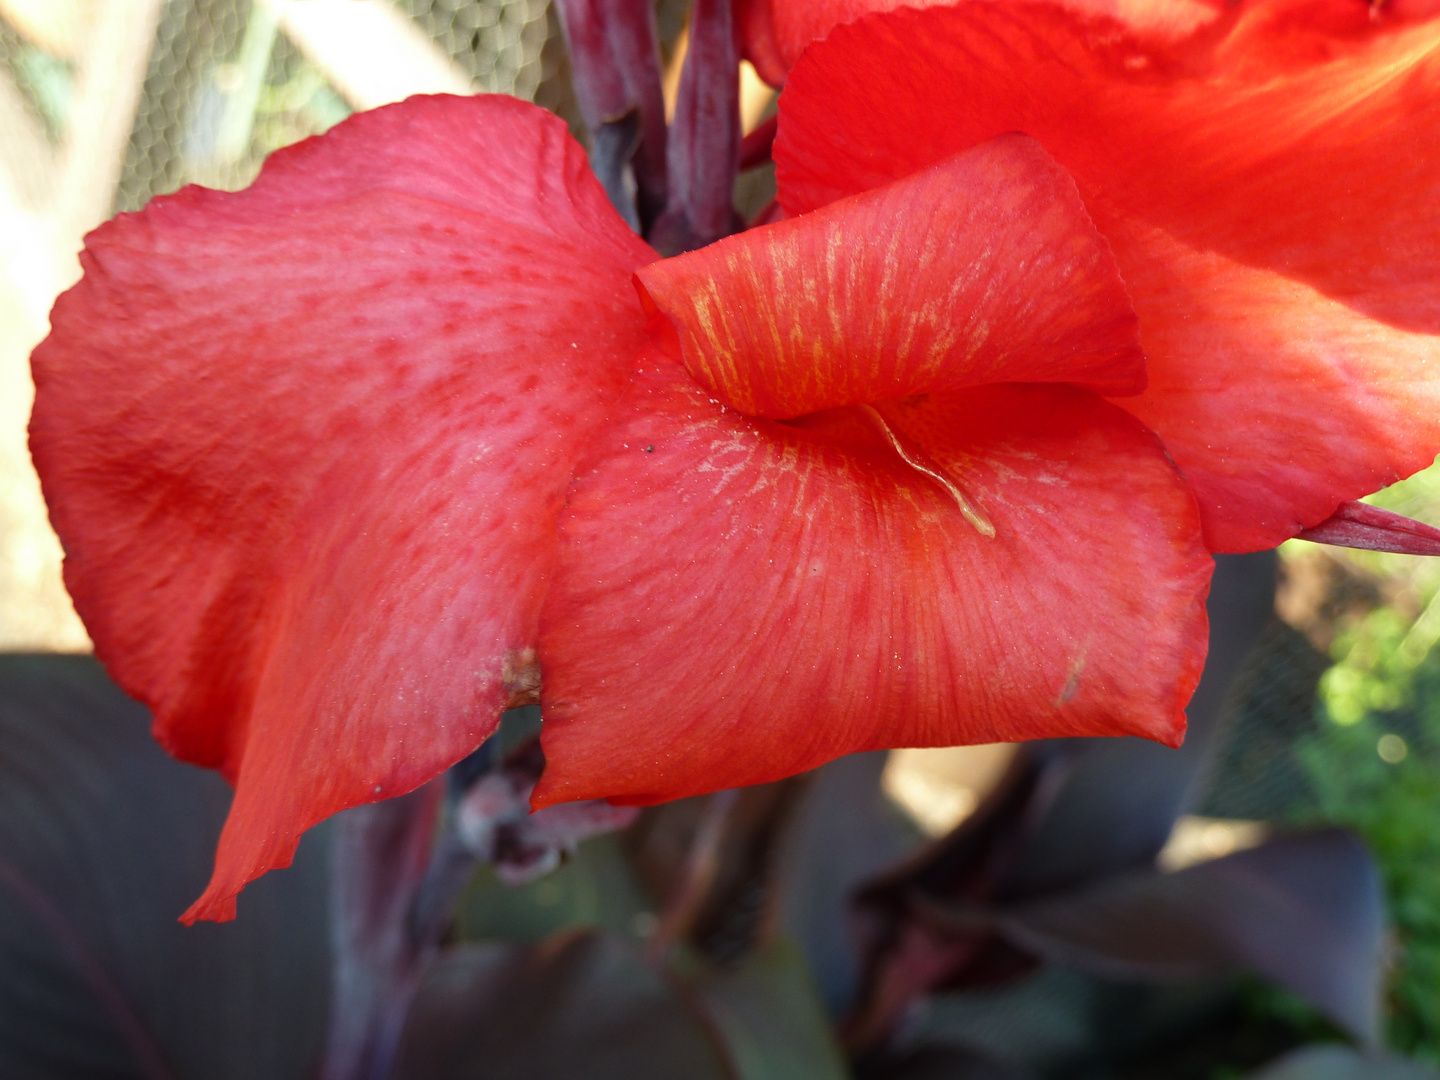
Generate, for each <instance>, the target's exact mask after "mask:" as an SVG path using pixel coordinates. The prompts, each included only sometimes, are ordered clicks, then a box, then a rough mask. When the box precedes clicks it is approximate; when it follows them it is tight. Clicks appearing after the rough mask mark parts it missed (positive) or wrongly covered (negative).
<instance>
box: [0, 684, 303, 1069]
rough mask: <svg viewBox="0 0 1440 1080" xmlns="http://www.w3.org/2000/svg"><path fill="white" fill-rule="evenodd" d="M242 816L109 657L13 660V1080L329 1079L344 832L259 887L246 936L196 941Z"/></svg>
mask: <svg viewBox="0 0 1440 1080" xmlns="http://www.w3.org/2000/svg"><path fill="white" fill-rule="evenodd" d="M229 801H230V793H229V789H228V788H227V787H226V786H225V784H224V782H223V781H221V780H220V779H219V778H218V777H216V776H215V775H214V774H213V773H209V772H206V771H203V770H200V769H194V768H191V767H189V766H186V765H181V764H179V763H178V762H175V761H173V760H172V759H170V758H169V757H167V756H166V755H165V753H164V752H163V751H161V750H160V748H159V747H158V746H156V745H155V743H154V742H153V740H152V739H151V737H150V733H149V722H148V716H147V714H146V712H145V710H144V709H143V708H142V707H140V706H139V705H137V704H135V703H134V702H133V701H131V700H129V699H128V698H127V697H125V696H124V694H122V693H121V692H120V691H119V689H118V688H116V687H115V685H114V684H113V683H111V682H110V680H109V679H108V678H107V677H106V676H105V673H104V672H103V670H102V669H101V667H100V665H99V664H97V663H96V662H95V661H94V660H93V659H91V658H89V657H81V656H0V1076H5V1077H12V1076H13V1077H23V1078H25V1080H49V1078H54V1080H85V1078H93V1080H99V1078H101V1077H103V1078H106V1080H120V1078H141V1077H143V1078H145V1080H152V1078H159V1077H172V1078H175V1080H271V1078H274V1080H285V1078H294V1080H299V1078H301V1077H305V1076H307V1075H311V1074H312V1073H311V1071H312V1070H313V1068H314V1067H315V1065H316V1063H317V1060H318V1057H319V1051H320V1044H321V1040H322V1038H323V1035H324V1022H325V1012H326V1006H327V1001H328V997H329V981H330V970H329V949H328V936H327V935H328V930H327V925H328V909H327V891H328V888H327V878H326V873H325V862H326V859H325V851H324V848H325V846H326V844H327V835H328V831H327V830H326V829H324V828H321V829H319V830H317V831H315V832H312V834H311V835H310V836H309V837H308V838H307V839H306V841H305V843H304V844H302V845H301V848H300V854H299V856H298V858H297V859H296V862H295V865H294V866H293V867H292V868H291V869H289V870H282V871H275V872H273V873H271V874H269V875H267V876H266V877H265V878H264V879H262V880H261V881H259V882H257V883H256V884H254V885H252V886H251V887H250V888H249V889H247V890H246V892H245V896H244V897H243V899H242V900H241V902H240V917H239V919H238V920H237V921H235V922H233V923H228V924H225V925H216V924H213V923H210V924H200V925H197V926H193V927H186V926H182V925H181V924H180V923H179V922H178V921H177V920H178V917H179V915H180V913H181V912H183V911H184V910H185V909H186V908H187V907H188V906H189V905H190V903H191V902H192V901H193V900H194V899H195V897H196V896H198V895H199V893H200V891H201V890H202V889H203V888H204V886H205V882H206V880H207V879H208V877H209V874H210V864H211V859H212V858H213V855H214V850H215V842H216V838H217V837H218V835H219V832H220V825H221V823H222V822H223V820H224V817H225V813H226V809H227V807H228V805H229Z"/></svg>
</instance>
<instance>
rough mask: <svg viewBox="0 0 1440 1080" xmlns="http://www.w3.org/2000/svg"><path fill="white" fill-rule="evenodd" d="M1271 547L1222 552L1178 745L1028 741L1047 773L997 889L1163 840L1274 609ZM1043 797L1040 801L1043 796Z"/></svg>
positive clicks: (1011, 890)
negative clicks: (1200, 668) (1033, 819)
mask: <svg viewBox="0 0 1440 1080" xmlns="http://www.w3.org/2000/svg"><path fill="white" fill-rule="evenodd" d="M1274 603H1275V554H1274V552H1270V551H1261V552H1256V553H1254V554H1250V555H1222V556H1219V557H1218V558H1217V559H1216V560H1215V577H1214V580H1213V582H1212V584H1211V586H1210V597H1209V600H1208V601H1207V603H1206V609H1207V611H1208V613H1209V616H1210V652H1209V655H1208V657H1207V658H1206V662H1205V674H1204V676H1203V677H1202V678H1201V680H1200V685H1199V687H1198V688H1197V689H1196V691H1195V696H1194V697H1193V698H1191V700H1190V705H1189V707H1188V708H1187V709H1186V716H1187V718H1188V720H1189V728H1188V730H1187V732H1186V735H1185V744H1184V745H1183V746H1182V747H1180V748H1179V749H1178V750H1172V749H1170V748H1169V747H1165V746H1161V745H1159V744H1158V743H1153V742H1149V741H1147V740H1144V739H1065V740H1050V741H1047V742H1045V743H1038V744H1033V746H1032V748H1030V751H1029V752H1030V753H1032V754H1033V755H1035V756H1036V757H1037V758H1038V759H1040V760H1041V761H1042V762H1043V763H1044V766H1045V768H1046V769H1047V770H1048V773H1049V775H1048V776H1047V778H1046V780H1045V781H1044V783H1045V785H1046V787H1045V788H1042V789H1041V791H1040V792H1039V793H1038V794H1039V798H1040V802H1038V803H1036V804H1034V806H1033V808H1032V809H1030V810H1029V811H1027V812H1028V813H1032V814H1037V815H1038V819H1039V820H1038V823H1037V824H1036V826H1035V827H1034V831H1033V832H1032V833H1031V834H1030V836H1029V837H1028V838H1027V839H1026V840H1025V842H1024V844H1023V849H1022V851H1021V852H1020V853H1019V855H1018V856H1017V858H1016V862H1015V865H1014V867H1013V869H1012V870H1011V871H1010V872H1009V874H1008V875H1007V880H1006V881H1005V882H1004V884H1003V886H1002V887H1001V889H1000V894H1001V895H1002V896H1003V897H1005V898H1007V899H1021V898H1025V897H1030V896H1039V895H1043V894H1045V893H1047V892H1052V891H1055V890H1058V889H1064V888H1069V887H1072V886H1075V885H1078V884H1080V883H1082V882H1085V881H1093V880H1096V879H1098V878H1101V877H1104V876H1105V875H1107V874H1113V873H1116V872H1119V871H1122V870H1128V869H1130V868H1132V867H1135V866H1139V865H1143V864H1145V863H1148V862H1149V861H1150V860H1151V859H1153V858H1154V857H1155V856H1156V855H1157V854H1158V853H1159V851H1160V849H1161V848H1163V847H1164V846H1165V841H1166V840H1167V839H1168V838H1169V836H1170V830H1171V829H1172V828H1173V827H1174V824H1175V820H1176V818H1178V817H1179V816H1180V814H1181V813H1183V812H1184V811H1185V808H1186V806H1187V805H1189V803H1190V801H1191V800H1192V799H1193V798H1194V797H1195V794H1196V789H1197V783H1198V781H1199V780H1201V779H1202V778H1203V771H1204V768H1205V766H1206V765H1207V764H1208V762H1209V759H1210V755H1211V752H1212V750H1213V749H1214V747H1215V745H1216V735H1217V734H1218V732H1219V729H1220V726H1221V719H1222V717H1223V714H1224V709H1223V706H1224V704H1225V697H1226V695H1227V694H1228V693H1229V690H1230V687H1231V684H1232V683H1233V682H1234V681H1235V676H1236V675H1237V674H1238V673H1239V671H1240V667H1241V665H1242V664H1243V662H1244V660H1245V657H1246V656H1247V655H1248V654H1249V652H1250V650H1251V648H1252V647H1253V646H1254V644H1255V642H1256V641H1257V640H1258V639H1259V637H1260V632H1261V630H1263V629H1264V627H1265V624H1266V623H1267V622H1268V621H1269V620H1270V619H1271V618H1273V611H1274ZM1042 803H1043V805H1041V804H1042Z"/></svg>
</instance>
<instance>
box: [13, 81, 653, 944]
mask: <svg viewBox="0 0 1440 1080" xmlns="http://www.w3.org/2000/svg"><path fill="white" fill-rule="evenodd" d="M653 257H654V255H653V253H652V252H651V251H650V250H649V249H648V248H647V247H646V246H645V245H644V244H642V243H640V242H639V241H638V240H636V239H635V238H634V237H633V236H632V235H631V234H630V233H629V231H628V230H627V229H626V228H625V226H624V224H623V223H622V222H621V221H620V220H619V218H618V217H616V216H615V214H614V212H613V211H612V210H611V209H610V208H609V205H608V203H607V201H606V198H605V195H604V193H603V192H602V191H601V189H600V187H599V185H598V184H597V183H596V182H595V180H594V178H593V177H592V176H591V175H590V173H589V170H588V168H587V167H586V164H585V155H584V152H583V151H582V150H581V149H580V147H579V146H578V145H576V144H575V143H574V141H573V140H571V139H570V137H569V135H568V134H567V133H566V130H565V125H564V123H563V122H561V121H558V120H556V119H555V118H554V117H553V116H551V115H549V114H547V113H545V112H543V111H541V110H539V109H536V108H534V107H533V106H530V105H527V104H524V103H522V102H518V101H515V100H513V99H510V98H505V97H479V98H412V99H411V100H409V101H407V102H405V103H403V104H401V105H396V106H392V107H389V108H385V109H381V110H378V111H376V112H372V113H367V114H363V115H360V116H357V117H355V118H354V119H352V120H350V121H348V122H346V123H345V124H342V125H341V126H340V127H338V128H337V129H335V130H334V131H333V132H331V133H330V134H328V135H326V136H323V137H321V138H319V139H315V140H311V141H309V142H306V143H304V144H301V145H300V146H298V147H295V148H293V149H290V150H286V151H281V152H280V153H278V154H276V155H274V156H273V157H272V158H271V159H270V161H269V162H268V163H267V164H266V167H265V169H264V171H263V173H262V174H261V177H260V179H259V180H258V181H257V183H256V184H255V186H254V187H252V188H251V189H250V190H249V191H245V192H240V193H236V194H223V193H218V192H208V191H202V190H200V189H197V188H187V189H186V190H184V191H182V192H180V193H178V194H177V195H174V196H170V197H167V198H162V199H158V200H156V201H155V202H153V203H151V204H150V206H149V207H148V208H147V209H146V210H144V211H143V212H141V213H139V214H131V215H123V216H121V217H120V218H118V219H116V220H115V221H113V222H111V223H109V224H107V225H104V226H102V227H101V228H100V229H99V230H97V231H96V232H95V233H93V234H91V236H90V237H89V238H88V240H87V248H86V252H85V254H84V256H83V262H84V265H85V277H84V279H83V280H82V281H81V283H80V284H79V285H77V286H76V287H75V288H74V289H72V290H71V291H70V292H68V293H66V294H65V295H64V296H63V297H62V298H61V299H60V301H59V302H58V304H57V305H56V308H55V311H54V315H53V319H52V323H53V327H54V329H53V332H52V334H51V336H50V337H49V338H48V339H47V340H46V341H45V342H44V344H42V345H41V346H40V348H39V349H37V350H36V353H35V357H34V367H35V376H36V383H37V397H36V404H35V413H34V417H33V420H32V424H31V444H32V447H33V450H34V455H35V460H36V464H37V466H38V468H39V470H40V475H41V478H42V482H43V484H44V488H45V494H46V497H47V499H48V501H49V504H50V510H51V515H52V520H53V521H54V523H55V526H56V528H57V529H58V531H59V533H60V536H61V539H62V541H63V542H64V545H65V551H66V574H65V576H66V582H67V583H68V585H69V587H70V590H71V594H72V595H73V596H74V598H75V602H76V606H77V608H78V609H79V611H80V613H81V615H82V617H83V618H84V619H85V622H86V625H87V626H88V627H89V629H90V632H91V634H92V636H93V638H94V640H95V644H96V648H97V651H98V652H99V654H100V656H101V658H102V659H103V660H104V661H105V663H106V664H107V665H108V667H109V668H110V670H111V671H112V672H113V673H114V674H115V676H116V677H117V678H118V679H119V681H120V682H121V684H122V685H123V686H125V688H126V689H127V690H129V691H130V692H131V693H133V694H135V695H136V696H137V697H139V698H141V699H143V700H144V701H146V702H147V703H148V704H149V705H151V706H152V708H153V709H154V712H155V724H156V732H157V735H158V737H159V738H160V740H161V741H162V742H163V743H164V744H165V745H166V746H167V747H168V748H169V749H171V750H172V751H173V752H174V753H176V754H177V755H178V756H180V757H182V758H184V759H186V760H189V761H193V762H196V763H197V764H201V765H207V766H211V767H216V768H219V769H221V770H222V771H223V772H224V773H225V774H226V775H227V776H228V777H229V778H230V779H231V780H232V781H233V782H234V784H235V787H236V791H235V801H234V804H233V807H232V809H231V812H230V817H229V820H228V821H227V823H226V825H225V830H224V833H223V835H222V837H221V840H220V846H219V852H218V855H217V860H216V867H215V876H214V878H213V879H212V881H211V883H210V886H209V888H208V889H207V891H206V893H205V895H204V896H203V897H202V898H201V899H200V900H199V901H198V902H197V903H196V905H195V906H194V907H193V908H192V909H191V911H190V913H189V917H202V918H225V917H228V916H229V915H231V914H233V911H234V899H233V898H234V896H235V894H236V893H237V892H239V890H240V889H241V888H242V887H243V885H244V884H245V883H246V882H248V881H250V880H252V879H253V878H255V877H256V876H258V875H259V874H261V873H263V872H264V871H265V870H266V869H269V868H271V867H274V866H281V865H285V864H286V863H288V862H289V860H290V857H291V855H292V853H293V851H294V849H295V844H296V841H297V839H298V837H299V835H300V834H301V832H302V831H303V830H305V829H306V828H308V827H309V826H311V825H313V824H314V823H315V822H317V821H319V820H320V819H322V818H324V817H326V816H328V815H330V814H333V813H335V812H336V811H338V810H341V809H344V808H345V807H348V806H352V805H356V804H358V803H362V802H367V801H373V800H376V799H380V798H384V797H388V796H391V795H397V794H400V793H402V792H404V791H406V790H409V789H411V788H413V787H415V786H417V785H419V784H420V783H422V782H424V781H425V780H427V779H429V778H430V777H432V776H434V775H435V774H436V773H438V772H440V771H441V770H442V769H444V768H446V767H447V766H448V765H450V764H451V763H453V762H454V761H456V760H457V759H458V758H460V757H462V756H464V755H465V754H466V753H468V752H469V751H471V750H473V749H474V748H475V746H476V745H477V744H478V743H479V742H480V741H481V740H482V739H483V738H484V737H485V736H486V735H487V734H488V733H489V732H490V731H491V730H492V728H493V727H494V724H495V721H496V718H497V715H498V713H499V711H500V710H501V709H502V708H503V707H505V705H506V703H507V702H508V701H510V700H512V699H514V698H516V697H519V698H524V697H526V696H527V695H533V692H534V687H535V679H536V665H535V648H536V644H537V641H536V632H537V622H538V611H539V606H540V601H541V598H542V596H543V595H544V592H545V589H546V587H547V585H548V582H549V577H550V572H551V567H552V566H553V563H554V559H555V519H556V515H557V514H558V512H559V510H560V508H561V505H562V503H563V499H564V492H565V488H566V485H567V484H568V483H569V482H570V478H571V473H572V469H573V463H574V459H575V456H576V454H577V452H578V449H577V448H578V446H579V444H580V443H581V442H582V441H583V440H584V439H585V438H586V437H587V436H588V434H589V433H590V432H591V431H592V430H593V429H594V427H595V426H596V425H597V424H598V423H599V422H601V420H602V419H603V418H604V416H605V412H606V409H607V407H608V404H609V403H610V402H611V401H613V400H614V399H615V398H616V397H617V396H618V394H619V392H620V390H621V388H622V386H623V385H624V383H625V381H626V379H627V377H628V373H629V370H630V367H631V364H632V362H633V356H634V353H635V350H636V349H637V348H638V347H640V345H641V344H642V343H643V342H644V341H645V340H646V338H645V331H644V322H643V317H642V315H641V313H640V311H639V308H638V305H637V304H636V303H635V295H634V290H633V286H632V284H631V277H632V274H633V271H634V270H635V268H636V267H637V266H638V265H640V264H642V263H644V262H646V261H647V260H649V259H651V258H653Z"/></svg>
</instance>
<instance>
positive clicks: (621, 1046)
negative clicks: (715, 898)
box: [395, 930, 735, 1080]
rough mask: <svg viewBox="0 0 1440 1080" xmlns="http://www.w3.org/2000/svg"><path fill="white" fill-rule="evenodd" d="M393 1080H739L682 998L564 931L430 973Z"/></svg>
mask: <svg viewBox="0 0 1440 1080" xmlns="http://www.w3.org/2000/svg"><path fill="white" fill-rule="evenodd" d="M395 1076H396V1080H548V1078H551V1077H553V1078H555V1080H569V1078H571V1077H574V1078H575V1080H735V1074H734V1072H733V1070H732V1069H731V1067H730V1065H729V1063H728V1061H727V1060H726V1054H725V1050H724V1048H723V1047H722V1046H721V1045H720V1043H719V1041H718V1040H717V1038H716V1036H715V1035H714V1034H713V1033H712V1030H711V1029H710V1028H709V1027H708V1026H707V1025H706V1024H705V1023H703V1022H702V1021H701V1019H700V1018H699V1017H698V1016H697V1015H696V1014H695V1013H694V1011H693V1010H692V1008H691V1007H690V1005H689V1004H688V1003H687V1001H686V999H685V995H684V994H683V992H682V991H681V990H680V989H679V988H678V987H677V986H676V984H675V983H673V982H672V981H670V980H668V979H666V978H664V977H662V976H661V975H659V974H657V973H656V972H655V971H653V970H652V969H651V968H650V967H649V966H647V965H646V963H645V962H644V960H642V959H641V956H640V952H639V950H638V948H636V947H635V945H634V944H633V943H631V942H628V941H626V940H624V939H622V938H619V937H616V936H615V935H611V934H604V933H598V932H594V931H579V930H572V931H564V932H561V933H559V934H556V935H554V936H552V937H550V938H547V939H546V940H545V941H543V942H541V943H540V944H538V945H508V944H500V943H492V944H488V945H466V946H462V947H460V948H458V949H456V950H454V951H452V952H450V953H447V954H446V955H445V956H444V957H443V958H442V959H441V960H440V962H439V963H437V964H436V965H435V967H434V968H433V969H432V970H431V971H430V973H429V975H428V976H427V977H426V979H425V982H424V984H423V985H422V986H421V988H420V992H419V994H418V995H417V997H416V999H415V1004H414V1006H413V1008H412V1010H411V1014H410V1021H409V1024H408V1026H407V1028H406V1033H405V1038H404V1041H403V1043H402V1046H401V1051H400V1063H399V1066H398V1068H397V1070H396V1074H395Z"/></svg>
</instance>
